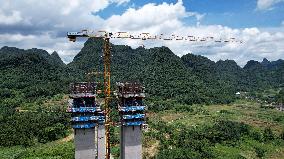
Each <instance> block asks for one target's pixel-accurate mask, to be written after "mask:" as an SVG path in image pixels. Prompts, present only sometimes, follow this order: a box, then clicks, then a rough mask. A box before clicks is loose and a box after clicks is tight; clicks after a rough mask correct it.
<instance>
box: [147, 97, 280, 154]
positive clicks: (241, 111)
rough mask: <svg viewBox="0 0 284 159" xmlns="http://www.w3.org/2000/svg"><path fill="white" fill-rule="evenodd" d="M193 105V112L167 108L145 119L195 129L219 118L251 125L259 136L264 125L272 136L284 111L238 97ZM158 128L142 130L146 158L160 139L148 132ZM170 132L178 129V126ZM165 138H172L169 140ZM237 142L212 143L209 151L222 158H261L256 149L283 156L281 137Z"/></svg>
mask: <svg viewBox="0 0 284 159" xmlns="http://www.w3.org/2000/svg"><path fill="white" fill-rule="evenodd" d="M192 108H193V109H192V111H189V112H179V111H176V110H167V111H163V112H158V113H149V114H148V120H149V123H159V122H163V123H165V124H166V125H167V126H169V127H171V126H174V127H175V125H182V126H183V127H184V128H189V129H195V128H197V127H202V126H204V125H213V124H214V123H215V122H216V121H219V120H225V121H234V122H237V123H244V124H247V125H249V126H251V127H252V129H253V130H254V131H256V132H260V135H262V136H263V131H264V130H265V129H266V128H271V130H272V132H273V134H274V136H279V135H280V134H281V133H283V130H284V113H283V112H280V111H277V110H275V109H264V108H261V104H259V103H256V102H252V101H245V100H238V101H236V102H234V103H232V104H229V105H194V106H192ZM176 127H178V126H176ZM159 131H160V130H159V129H155V127H152V126H151V124H150V125H149V130H148V132H146V133H145V136H144V155H145V156H146V158H152V157H154V156H155V155H157V154H158V152H159V146H160V145H159V143H160V141H159V140H157V138H155V137H152V136H153V135H152V133H151V132H159ZM173 131H181V130H180V129H179V128H177V129H175V130H173ZM205 133H206V132H205ZM169 134H170V133H169ZM154 136H155V135H154ZM171 136H174V135H171ZM171 136H170V135H167V133H165V134H164V137H165V138H170V137H171ZM172 140H174V139H172ZM168 141H171V139H169V140H168ZM236 142H237V143H236V145H234V146H228V144H223V143H216V144H214V146H211V150H212V152H213V154H215V155H214V156H215V157H216V158H223V159H227V158H241V157H242V158H248V159H249V158H260V157H257V153H256V151H262V152H263V155H262V157H263V158H271V159H276V158H278V159H281V158H284V143H283V140H282V141H281V140H277V141H269V142H264V141H257V140H253V139H251V138H249V137H246V136H243V137H242V138H241V139H240V140H237V141H236ZM258 149H260V150H258Z"/></svg>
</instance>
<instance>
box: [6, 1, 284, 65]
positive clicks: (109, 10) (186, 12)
mask: <svg viewBox="0 0 284 159" xmlns="http://www.w3.org/2000/svg"><path fill="white" fill-rule="evenodd" d="M0 4H1V5H0V48H1V47H3V46H13V47H18V48H22V49H30V48H41V49H45V50H47V51H48V52H49V53H52V52H53V51H57V52H58V54H59V56H60V57H61V58H62V60H63V61H64V62H65V63H69V62H71V61H72V59H73V58H74V56H75V55H76V54H78V52H79V51H80V50H81V48H82V47H83V46H84V42H85V40H86V39H81V40H78V41H77V42H75V43H72V42H69V41H68V39H67V38H66V32H68V31H81V30H82V29H92V30H106V31H109V32H116V31H127V32H130V33H133V34H135V33H136V34H139V33H142V32H149V33H151V34H161V33H163V34H169V35H170V34H176V35H181V36H188V35H194V36H199V37H207V36H214V37H215V38H221V39H227V38H231V37H233V38H236V39H238V40H242V41H243V43H242V44H240V43H220V44H215V43H212V42H203V43H200V42H194V43H192V42H186V41H159V40H156V41H141V40H111V42H112V43H114V44H123V45H129V46H131V47H133V48H136V47H138V46H141V45H145V47H146V48H152V47H157V46H167V47H169V48H170V49H171V50H172V51H173V52H174V53H175V54H176V55H178V56H182V55H185V54H187V53H193V54H198V55H203V56H206V57H208V58H209V59H211V60H214V61H218V60H226V59H230V60H235V61H236V62H237V63H238V64H239V65H240V66H244V65H245V64H246V62H247V61H248V60H258V61H261V60H262V59H263V58H267V59H268V60H277V59H284V0H202V1H201V0H155V1H154V0H68V1H66V0H48V1H38V0H24V1H23V0H0Z"/></svg>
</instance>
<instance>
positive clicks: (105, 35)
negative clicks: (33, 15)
mask: <svg viewBox="0 0 284 159" xmlns="http://www.w3.org/2000/svg"><path fill="white" fill-rule="evenodd" d="M67 37H68V39H69V41H72V42H75V41H76V39H77V38H79V37H85V38H100V39H103V41H104V43H103V45H104V46H103V54H104V56H103V57H104V60H103V61H104V73H103V74H104V94H105V99H104V100H105V119H106V121H105V136H106V159H110V124H111V121H110V108H109V103H110V98H111V88H110V75H111V71H110V65H111V59H110V58H111V51H110V42H109V41H110V39H111V38H116V39H132V40H165V41H171V40H176V41H189V42H206V41H212V42H216V43H221V42H225V43H228V42H234V43H243V42H242V41H238V40H236V38H229V39H226V40H222V39H215V38H214V37H212V36H208V37H196V36H192V35H188V36H179V35H175V34H172V35H165V34H159V35H152V34H150V33H140V34H130V33H128V32H107V31H93V30H82V31H79V32H67Z"/></svg>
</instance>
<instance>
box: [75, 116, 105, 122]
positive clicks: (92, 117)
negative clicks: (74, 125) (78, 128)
mask: <svg viewBox="0 0 284 159" xmlns="http://www.w3.org/2000/svg"><path fill="white" fill-rule="evenodd" d="M104 118H105V117H104V116H80V117H72V118H71V120H72V121H92V120H101V121H104Z"/></svg>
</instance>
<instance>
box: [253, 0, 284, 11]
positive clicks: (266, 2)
mask: <svg viewBox="0 0 284 159" xmlns="http://www.w3.org/2000/svg"><path fill="white" fill-rule="evenodd" d="M283 1H284V0H258V1H257V9H258V10H270V9H272V7H273V6H274V5H275V4H277V3H280V2H283Z"/></svg>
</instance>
